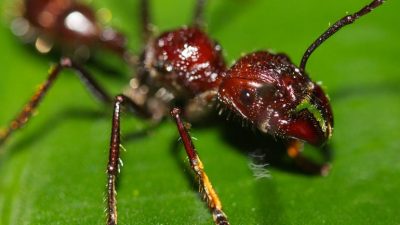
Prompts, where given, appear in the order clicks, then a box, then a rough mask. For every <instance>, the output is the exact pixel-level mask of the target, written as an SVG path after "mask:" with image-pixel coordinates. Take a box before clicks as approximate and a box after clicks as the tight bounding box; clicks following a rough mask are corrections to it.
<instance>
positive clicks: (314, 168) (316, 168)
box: [287, 140, 331, 176]
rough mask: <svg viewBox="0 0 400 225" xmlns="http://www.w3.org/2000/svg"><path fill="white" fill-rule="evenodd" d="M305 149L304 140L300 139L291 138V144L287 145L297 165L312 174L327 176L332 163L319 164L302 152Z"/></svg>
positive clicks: (289, 154)
mask: <svg viewBox="0 0 400 225" xmlns="http://www.w3.org/2000/svg"><path fill="white" fill-rule="evenodd" d="M302 149H303V142H301V141H299V140H290V141H289V146H288V147H287V154H288V156H289V157H290V158H292V159H293V160H294V161H295V163H296V164H297V166H299V167H300V168H301V169H302V170H304V172H307V173H311V174H319V175H322V176H326V175H328V173H329V170H330V168H331V167H330V164H329V163H324V164H317V163H315V162H312V161H311V160H309V159H307V158H306V157H304V156H303V155H302V154H301V151H302Z"/></svg>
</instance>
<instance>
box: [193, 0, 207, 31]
mask: <svg viewBox="0 0 400 225" xmlns="http://www.w3.org/2000/svg"><path fill="white" fill-rule="evenodd" d="M205 4H206V0H197V2H196V8H195V9H194V15H193V22H192V23H193V24H192V25H193V26H194V27H199V28H202V27H204V6H205Z"/></svg>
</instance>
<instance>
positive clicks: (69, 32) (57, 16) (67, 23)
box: [11, 0, 126, 60]
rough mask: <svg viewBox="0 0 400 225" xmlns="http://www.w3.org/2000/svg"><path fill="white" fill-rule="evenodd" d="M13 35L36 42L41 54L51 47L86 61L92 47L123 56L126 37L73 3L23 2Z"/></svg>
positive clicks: (66, 0) (55, 0) (59, 0)
mask: <svg viewBox="0 0 400 225" xmlns="http://www.w3.org/2000/svg"><path fill="white" fill-rule="evenodd" d="M19 14H20V15H19V16H18V17H17V18H15V19H14V20H13V22H12V26H11V28H12V30H13V32H14V33H15V34H16V35H17V36H19V37H21V39H22V40H23V41H25V42H28V43H31V42H34V43H35V47H36V49H37V50H38V51H39V52H41V53H47V52H49V51H50V50H51V49H52V48H53V46H55V47H57V48H60V49H61V52H62V53H63V54H64V55H70V56H72V57H74V59H79V60H80V59H87V58H88V57H89V56H90V51H91V50H93V49H95V48H103V49H107V50H109V51H111V52H113V53H115V54H117V55H118V56H120V57H126V38H125V37H124V36H123V35H122V34H121V33H120V32H118V31H116V30H115V29H113V28H111V27H104V26H102V25H101V24H100V23H99V22H98V20H97V18H96V15H95V12H94V11H93V10H92V9H91V8H90V7H88V6H87V5H84V4H82V3H79V2H77V1H75V0H24V1H23V4H22V7H21V9H20V13H19Z"/></svg>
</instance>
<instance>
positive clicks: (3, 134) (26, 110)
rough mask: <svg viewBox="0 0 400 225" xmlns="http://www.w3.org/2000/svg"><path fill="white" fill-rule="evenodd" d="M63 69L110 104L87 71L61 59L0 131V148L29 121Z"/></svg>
mask: <svg viewBox="0 0 400 225" xmlns="http://www.w3.org/2000/svg"><path fill="white" fill-rule="evenodd" d="M63 69H72V70H74V71H75V72H76V75H77V76H78V77H79V79H80V80H81V81H82V83H83V84H84V85H85V86H86V87H87V89H88V90H89V91H90V92H91V93H92V94H93V95H94V96H95V97H96V98H97V99H98V100H100V101H101V102H103V103H105V104H109V103H111V98H110V96H109V95H108V93H107V92H106V91H105V90H104V89H103V88H102V87H101V86H100V85H99V84H98V83H97V82H96V81H95V80H94V79H93V77H92V76H91V74H90V73H89V72H88V71H87V70H85V69H84V68H83V67H81V66H80V65H78V64H75V63H74V62H72V60H71V59H70V58H62V59H61V60H60V62H59V63H58V64H57V65H55V66H53V67H52V68H51V70H50V72H49V75H48V77H47V79H46V81H45V82H43V83H42V84H41V85H40V87H39V89H38V90H37V91H36V92H35V94H34V95H33V96H32V98H31V99H30V100H29V101H28V103H27V104H26V105H25V106H24V107H23V109H22V111H21V112H20V113H19V114H18V115H17V116H16V117H15V119H13V120H12V121H11V123H10V124H9V125H8V127H7V128H6V129H4V130H2V131H0V146H1V145H2V144H3V143H4V142H5V141H6V140H7V139H8V138H9V137H10V136H11V135H12V133H13V132H14V131H16V130H18V129H20V128H21V127H22V126H24V125H25V124H26V123H27V122H28V121H29V120H30V119H31V117H32V114H33V112H34V111H35V110H36V109H37V108H38V106H39V104H40V103H41V102H42V101H43V98H44V96H45V95H46V94H47V92H48V90H49V89H50V87H52V85H53V84H54V82H55V80H56V79H57V77H58V76H59V75H60V73H61V71H62V70H63Z"/></svg>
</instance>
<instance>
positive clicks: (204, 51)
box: [127, 27, 226, 120]
mask: <svg viewBox="0 0 400 225" xmlns="http://www.w3.org/2000/svg"><path fill="white" fill-rule="evenodd" d="M142 57H143V64H142V65H140V67H139V69H138V73H137V76H136V78H134V79H133V80H132V81H131V85H130V87H131V90H130V91H129V92H130V93H127V94H129V96H130V97H131V98H132V99H133V101H135V102H136V103H138V104H141V105H144V104H147V108H149V110H150V111H152V112H155V111H160V109H155V108H154V107H152V106H150V105H149V103H150V102H153V101H155V102H157V103H156V104H154V103H150V104H152V105H157V106H156V108H160V106H161V108H165V110H164V109H163V110H161V111H162V112H158V113H156V114H160V113H161V114H163V115H166V114H167V113H168V112H169V108H170V106H171V105H174V104H178V105H179V104H182V106H183V107H185V115H186V117H187V118H189V120H194V119H196V118H198V117H200V116H201V115H203V114H206V112H208V111H209V110H208V109H211V108H212V107H213V105H214V103H215V99H216V94H217V90H218V87H219V85H220V83H221V80H222V77H223V76H224V75H223V73H224V72H225V70H226V66H225V61H224V59H223V55H222V49H221V46H220V45H218V44H217V43H216V42H215V41H213V40H211V39H210V38H209V37H208V35H206V34H205V33H204V32H203V31H201V30H200V29H199V28H194V27H183V28H179V29H176V30H173V31H168V32H165V33H162V34H161V35H160V36H158V37H157V38H151V39H150V41H149V42H148V43H147V45H146V48H145V50H144V53H143V54H142ZM149 101H150V102H149ZM172 102H173V103H172ZM159 116H161V115H159ZM153 117H154V116H153Z"/></svg>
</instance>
